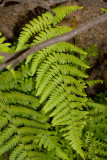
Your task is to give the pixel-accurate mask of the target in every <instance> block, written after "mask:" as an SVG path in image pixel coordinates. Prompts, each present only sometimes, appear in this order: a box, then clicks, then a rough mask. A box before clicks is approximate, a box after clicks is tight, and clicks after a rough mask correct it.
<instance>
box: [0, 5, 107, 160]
mask: <svg viewBox="0 0 107 160" xmlns="http://www.w3.org/2000/svg"><path fill="white" fill-rule="evenodd" d="M76 9H81V7H78V6H64V7H57V8H55V9H53V11H54V12H55V13H56V15H55V16H53V15H51V13H49V12H46V13H45V14H43V15H42V17H40V16H39V17H38V19H33V21H30V24H28V25H26V28H24V29H23V31H22V32H21V34H20V36H19V39H18V42H17V46H12V47H9V45H10V44H8V43H3V44H1V45H0V51H4V52H8V53H12V52H14V51H19V50H22V49H23V48H27V47H30V46H31V45H34V44H38V43H40V42H42V41H45V40H46V39H49V38H52V37H55V36H57V35H61V34H63V33H66V32H68V31H70V30H72V28H71V27H67V26H56V25H57V23H58V22H60V21H61V20H62V19H63V18H64V17H65V16H66V15H67V14H68V13H70V12H71V11H75V10H76ZM32 37H34V39H33V40H32ZM0 41H1V43H2V42H3V38H2V39H0ZM86 55H87V53H86V52H85V51H83V50H81V49H79V48H78V47H76V46H74V45H72V44H70V43H68V42H61V43H57V44H54V45H52V46H49V47H46V48H44V49H42V50H40V51H38V52H37V53H32V55H30V56H28V57H27V59H26V62H23V63H22V64H21V65H20V66H19V67H18V69H16V70H15V71H14V72H10V71H2V72H1V75H0V155H4V154H5V153H7V152H9V160H46V159H48V160H61V159H62V160H64V159H66V160H74V159H89V160H91V159H92V158H94V159H98V158H99V159H105V157H106V151H105V148H106V140H105V132H106V130H105V132H104V136H103V137H104V138H101V137H100V136H101V135H100V134H99V131H98V129H97V131H98V132H97V131H96V130H95V128H98V126H99V125H101V126H102V125H103V124H105V121H104V118H105V117H106V106H105V104H97V103H95V102H94V101H92V100H91V99H89V98H88V97H87V95H86V92H85V88H86V87H87V85H89V86H92V85H93V84H95V83H99V82H102V81H100V80H96V81H86V78H87V77H88V75H87V74H86V69H87V68H89V66H88V65H87V63H85V59H86ZM2 58H3V57H2ZM2 58H1V59H2ZM12 73H14V75H13V74H12ZM100 108H101V109H100ZM95 118H96V119H95ZM97 119H99V121H98V122H97ZM102 119H103V120H102ZM93 121H94V122H93ZM97 123H98V125H97ZM94 125H95V126H96V127H95V128H94ZM88 126H90V127H88ZM102 131H103V129H102ZM98 139H99V141H98ZM100 140H101V142H100ZM100 144H101V146H102V147H100ZM94 145H95V146H96V150H94V149H93V146H94ZM88 153H89V154H88Z"/></svg>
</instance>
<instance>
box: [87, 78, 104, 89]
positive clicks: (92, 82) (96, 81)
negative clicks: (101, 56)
mask: <svg viewBox="0 0 107 160" xmlns="http://www.w3.org/2000/svg"><path fill="white" fill-rule="evenodd" d="M86 83H87V84H88V86H89V87H93V86H94V85H95V84H98V83H101V84H103V81H102V80H91V81H86Z"/></svg>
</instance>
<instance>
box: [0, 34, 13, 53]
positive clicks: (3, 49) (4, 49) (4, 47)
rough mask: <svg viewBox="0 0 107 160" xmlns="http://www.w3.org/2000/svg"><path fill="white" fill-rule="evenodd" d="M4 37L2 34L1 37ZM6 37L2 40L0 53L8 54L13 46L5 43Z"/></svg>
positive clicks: (0, 39)
mask: <svg viewBox="0 0 107 160" xmlns="http://www.w3.org/2000/svg"><path fill="white" fill-rule="evenodd" d="M1 35H2V33H1V32H0V36H1ZM5 40H6V39H5V37H2V38H0V52H6V53H8V52H9V50H10V48H9V46H10V45H11V44H10V43H4V41H5Z"/></svg>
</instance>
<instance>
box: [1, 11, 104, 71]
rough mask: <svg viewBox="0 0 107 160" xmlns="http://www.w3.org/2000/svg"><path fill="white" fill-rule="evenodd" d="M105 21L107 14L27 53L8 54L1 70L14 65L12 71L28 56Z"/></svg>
mask: <svg viewBox="0 0 107 160" xmlns="http://www.w3.org/2000/svg"><path fill="white" fill-rule="evenodd" d="M105 21H107V13H105V14H104V15H101V16H99V17H97V18H94V19H93V20H91V21H88V22H86V23H85V24H83V25H81V26H80V27H77V28H76V29H74V30H73V31H70V32H68V33H65V34H63V35H60V36H57V37H55V38H51V39H49V40H46V41H44V42H42V43H39V44H37V45H34V46H32V47H31V48H29V49H27V50H26V51H21V52H17V53H14V54H12V55H8V54H7V56H8V57H6V59H4V63H3V64H1V65H0V70H2V69H4V68H6V67H7V66H8V65H9V64H12V65H11V68H10V69H12V68H15V67H16V66H17V65H18V64H19V63H20V62H21V61H23V60H24V59H25V58H26V57H27V56H28V55H30V54H32V53H35V52H37V51H39V50H41V49H42V48H45V47H47V46H50V45H53V44H55V43H58V42H63V41H68V40H69V39H71V38H73V37H75V36H77V35H79V34H80V33H82V32H84V31H87V30H89V29H91V28H92V27H94V26H95V25H98V24H100V23H103V22H105ZM22 52H23V54H21V53H22ZM17 56H18V57H17ZM16 57H17V58H16Z"/></svg>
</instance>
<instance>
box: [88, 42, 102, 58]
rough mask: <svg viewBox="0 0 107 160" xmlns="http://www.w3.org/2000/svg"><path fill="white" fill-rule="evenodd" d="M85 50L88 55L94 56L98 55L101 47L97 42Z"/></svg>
mask: <svg viewBox="0 0 107 160" xmlns="http://www.w3.org/2000/svg"><path fill="white" fill-rule="evenodd" d="M85 51H86V52H87V53H88V57H92V56H96V55H98V52H99V49H98V46H97V45H96V44H95V45H93V46H91V47H87V49H86V50H85Z"/></svg>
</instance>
